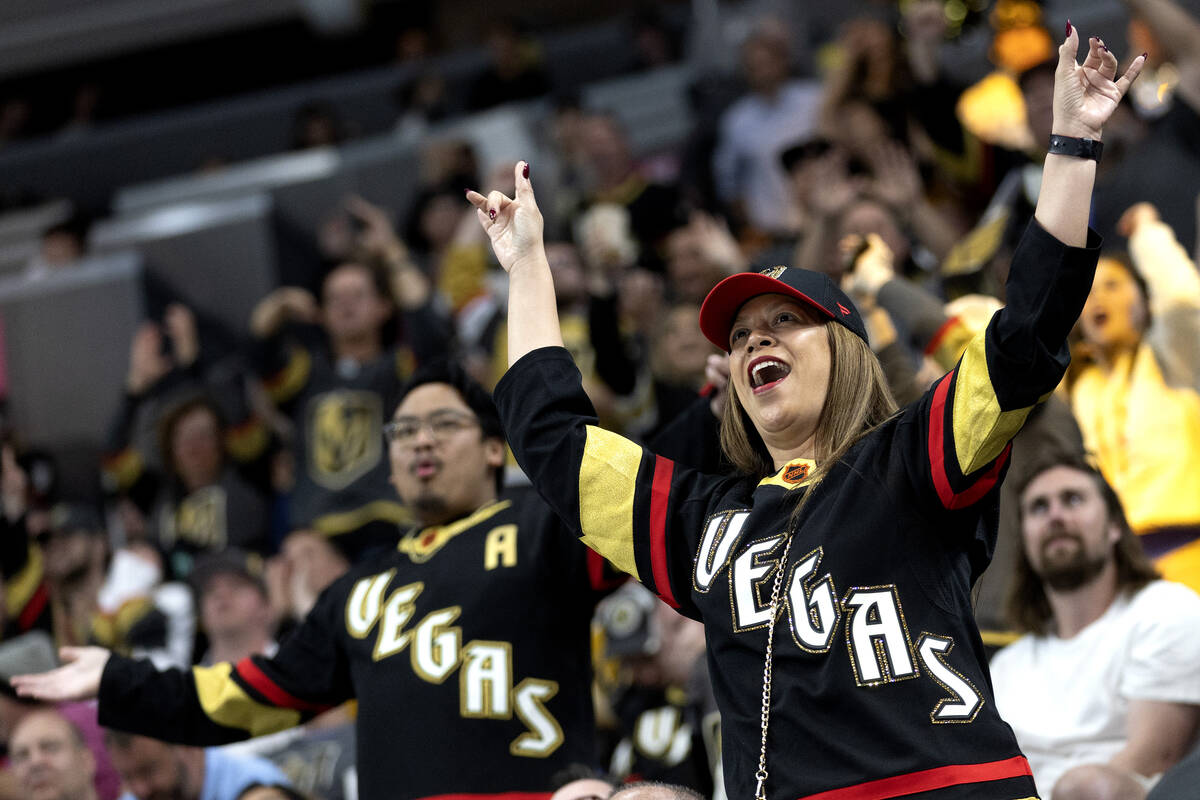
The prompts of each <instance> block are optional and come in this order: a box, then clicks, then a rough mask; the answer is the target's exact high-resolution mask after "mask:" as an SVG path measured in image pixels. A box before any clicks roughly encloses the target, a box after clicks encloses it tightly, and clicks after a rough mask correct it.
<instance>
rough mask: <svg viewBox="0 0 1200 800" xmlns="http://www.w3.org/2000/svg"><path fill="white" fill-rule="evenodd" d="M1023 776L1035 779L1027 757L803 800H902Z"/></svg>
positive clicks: (922, 773) (964, 766) (864, 785)
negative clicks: (924, 793) (900, 798)
mask: <svg viewBox="0 0 1200 800" xmlns="http://www.w3.org/2000/svg"><path fill="white" fill-rule="evenodd" d="M1023 775H1028V776H1030V777H1033V770H1031V769H1030V768H1029V762H1028V761H1026V760H1025V756H1013V757H1012V758H1006V759H1004V760H1003V761H989V762H987V763H985V764H951V765H949V766H945V767H935V768H934V769H926V770H921V771H920V772H910V773H908V774H907V775H896V776H893V777H891V778H881V779H879V780H877V781H867V782H866V783H859V784H856V785H854V786H844V787H842V788H841V789H831V790H830V791H828V792H820V793H818V794H810V795H808V796H807V797H804V798H801V800H889V798H892V797H903V796H905V795H910V794H916V793H917V792H931V791H933V790H934V789H945V788H946V787H947V786H959V785H961V784H964V783H983V782H985V781H999V780H1004V779H1006V778H1019V777H1021V776H1023Z"/></svg>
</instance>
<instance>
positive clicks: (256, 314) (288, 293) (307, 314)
mask: <svg viewBox="0 0 1200 800" xmlns="http://www.w3.org/2000/svg"><path fill="white" fill-rule="evenodd" d="M320 319H321V309H320V306H318V305H317V299H316V298H315V297H313V296H312V292H309V291H308V290H307V289H301V288H300V287H298V286H281V287H279V288H278V289H276V290H275V291H273V292H271V293H270V294H269V295H267V296H266V297H264V298H263V299H262V300H259V301H258V305H256V306H255V307H254V311H253V312H251V314H250V332H251V333H253V334H254V335H255V336H256V337H258V338H260V339H265V338H267V337H268V336H273V335H274V334H275V333H277V332H278V331H279V329H280V328H281V327H282V326H283V324H284V323H285V322H289V321H290V322H311V323H315V322H319V321H320Z"/></svg>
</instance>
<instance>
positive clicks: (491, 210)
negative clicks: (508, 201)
mask: <svg viewBox="0 0 1200 800" xmlns="http://www.w3.org/2000/svg"><path fill="white" fill-rule="evenodd" d="M488 218H489V219H495V218H496V209H494V208H489V209H488Z"/></svg>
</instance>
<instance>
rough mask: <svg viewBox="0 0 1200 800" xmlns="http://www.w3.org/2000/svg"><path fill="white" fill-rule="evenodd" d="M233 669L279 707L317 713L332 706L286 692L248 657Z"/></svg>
mask: <svg viewBox="0 0 1200 800" xmlns="http://www.w3.org/2000/svg"><path fill="white" fill-rule="evenodd" d="M234 669H235V670H236V672H237V674H238V675H240V676H242V679H243V680H245V681H246V683H248V684H250V685H251V686H253V687H254V689H255V691H257V692H258V693H259V694H261V695H262V696H263V697H265V698H267V699H268V700H270V701H271V703H273V704H274V705H276V706H279V707H280V708H292V709H295V710H297V711H315V712H317V713H320V712H322V711H328V710H329V709H331V708H333V706H325V705H321V704H319V703H310V702H308V701H307V700H301V699H300V698H299V697H294V696H293V695H291V694H288V693H287V692H286V691H284V690H283V689H281V688H280V687H279V684H277V683H275V681H273V680H271V679H270V678H268V677H267V675H266V673H265V672H263V671H262V670H261V669H259V668H258V665H257V664H255V663H254V662H253V661H251V660H250V658H249V657H246V658H243V659H242V660H241V661H239V662H238V663H237V667H235V668H234Z"/></svg>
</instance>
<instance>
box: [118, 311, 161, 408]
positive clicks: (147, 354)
mask: <svg viewBox="0 0 1200 800" xmlns="http://www.w3.org/2000/svg"><path fill="white" fill-rule="evenodd" d="M170 371H171V360H170V359H169V358H167V357H166V356H165V355H163V352H162V330H161V329H159V327H158V325H156V324H154V323H153V322H145V323H142V326H141V327H140V328H138V329H137V332H136V333H135V334H134V335H133V342H132V343H131V344H130V347H129V374H128V375H127V376H126V378H125V388H126V389H127V390H128V391H129V393H130V394H132V395H140V394H143V393H144V392H146V391H147V390H148V389H150V387H151V386H153V385H154V384H156V383H158V382H159V381H160V380H161V379H162V377H163V376H164V375H166V374H167V373H168V372H170Z"/></svg>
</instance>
